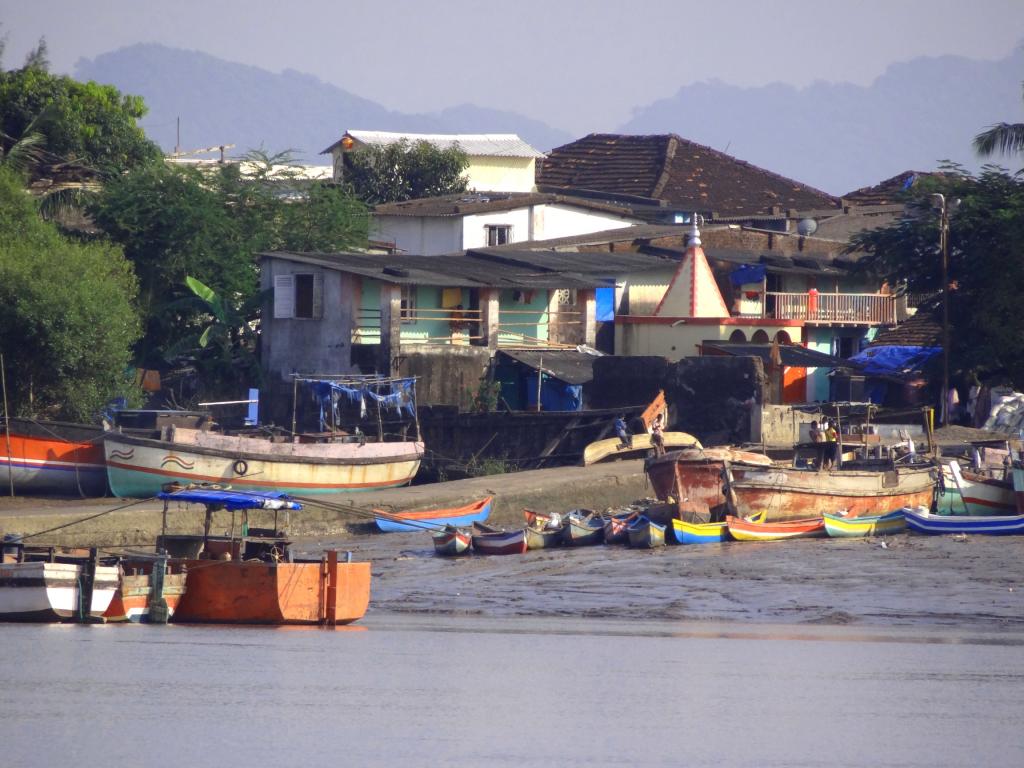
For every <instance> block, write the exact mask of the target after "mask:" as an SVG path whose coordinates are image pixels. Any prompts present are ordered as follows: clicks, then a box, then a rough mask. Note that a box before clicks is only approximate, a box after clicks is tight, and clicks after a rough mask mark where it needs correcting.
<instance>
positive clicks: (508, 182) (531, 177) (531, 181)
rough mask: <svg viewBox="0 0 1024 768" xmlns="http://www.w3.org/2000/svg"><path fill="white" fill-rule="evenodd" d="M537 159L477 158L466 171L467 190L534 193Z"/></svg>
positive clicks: (472, 160) (470, 162) (470, 159)
mask: <svg viewBox="0 0 1024 768" xmlns="http://www.w3.org/2000/svg"><path fill="white" fill-rule="evenodd" d="M536 164H537V160H536V158H532V157H475V156H471V157H470V158H469V168H467V169H466V176H467V179H468V184H467V189H475V190H479V191H480V192H532V191H533V190H534V188H535V186H536V179H535V176H536Z"/></svg>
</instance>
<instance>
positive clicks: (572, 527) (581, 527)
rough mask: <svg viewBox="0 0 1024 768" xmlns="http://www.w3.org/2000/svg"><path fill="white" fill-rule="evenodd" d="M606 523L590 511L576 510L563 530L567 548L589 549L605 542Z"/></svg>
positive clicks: (570, 514)
mask: <svg viewBox="0 0 1024 768" xmlns="http://www.w3.org/2000/svg"><path fill="white" fill-rule="evenodd" d="M604 527H605V521H604V520H602V519H601V518H600V517H598V516H597V515H595V514H594V513H593V512H590V511H589V510H574V511H572V512H570V513H569V515H568V520H567V521H566V524H565V526H564V527H563V528H562V541H563V543H564V544H565V545H566V546H567V547H588V546H591V545H593V544H600V543H601V542H602V541H604Z"/></svg>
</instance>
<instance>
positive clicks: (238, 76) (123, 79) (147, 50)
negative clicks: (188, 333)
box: [75, 44, 572, 164]
mask: <svg viewBox="0 0 1024 768" xmlns="http://www.w3.org/2000/svg"><path fill="white" fill-rule="evenodd" d="M75 77H77V78H78V79H81V80H95V81H97V82H101V83H110V84H112V85H115V86H117V88H118V89H120V90H121V91H122V92H124V93H132V94H137V95H140V96H142V97H143V98H144V99H145V101H146V104H147V106H148V107H149V114H147V115H146V117H145V118H144V119H143V120H142V125H143V127H144V128H145V130H146V133H147V134H148V135H149V137H150V138H151V139H153V140H154V141H156V142H157V143H158V144H159V145H160V146H161V147H163V149H164V150H165V151H170V150H172V149H174V144H175V130H176V128H175V123H176V119H177V118H178V117H180V118H181V146H182V148H183V149H197V148H200V147H208V146H214V145H220V144H225V143H227V144H234V145H235V149H234V150H231V151H232V153H235V154H241V153H243V152H245V151H246V150H249V149H254V148H258V147H263V148H264V149H266V150H267V151H270V152H279V151H281V150H284V149H289V148H290V149H294V150H297V155H298V156H299V157H300V158H302V159H304V160H305V161H307V162H312V163H321V164H329V163H330V159H329V158H327V157H326V156H319V157H318V153H319V152H320V151H321V150H323V149H325V148H326V147H328V146H329V145H331V144H333V143H334V142H335V141H337V140H338V139H339V138H340V137H341V134H342V133H344V132H345V131H346V130H348V129H350V128H362V129H366V130H378V131H409V132H417V133H485V132H486V133H517V134H519V136H521V137H522V138H523V139H525V140H526V141H528V142H529V143H530V144H532V145H533V146H535V147H536V148H537V149H540V150H548V149H550V148H551V147H554V146H557V145H559V144H564V143H565V142H567V141H570V140H571V138H572V137H571V136H570V135H569V134H568V133H564V132H562V131H558V130H556V129H554V128H551V127H550V126H547V125H545V124H544V123H542V122H539V121H537V120H531V119H529V118H526V117H523V116H521V115H517V114H515V113H512V112H501V111H497V110H491V109H482V108H480V107H475V106H472V105H468V104H467V105H463V106H458V107H452V108H449V109H445V110H444V111H442V112H440V113H437V114H428V115H416V114H405V113H402V112H393V111H391V110H388V109H385V108H384V107H382V106H381V105H379V104H376V103H374V102H373V101H370V100H369V99H365V98H361V97H359V96H356V95H354V94H352V93H349V92H348V91H345V90H343V89H341V88H338V87H337V86H334V85H330V84H328V83H324V82H322V81H321V80H318V79H317V78H315V77H313V76H311V75H307V74H303V73H301V72H296V71H294V70H286V71H284V72H282V73H281V74H275V73H273V72H269V71H267V70H264V69H260V68H259V67H252V66H248V65H245V64H235V63H232V62H228V61H224V60H222V59H218V58H216V57H214V56H210V55H208V54H205V53H200V52H198V51H184V50H180V49H174V48H167V47H165V46H162V45H155V44H142V45H133V46H130V47H128V48H121V49H119V50H117V51H113V52H111V53H105V54H103V55H101V56H97V57H96V58H95V59H81V60H79V61H78V63H77V64H76V66H75Z"/></svg>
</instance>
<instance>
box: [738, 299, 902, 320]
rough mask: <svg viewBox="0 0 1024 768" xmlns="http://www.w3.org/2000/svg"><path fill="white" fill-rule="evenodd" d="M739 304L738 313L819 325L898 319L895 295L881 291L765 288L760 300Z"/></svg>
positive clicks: (743, 315)
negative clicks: (739, 311) (807, 290)
mask: <svg viewBox="0 0 1024 768" xmlns="http://www.w3.org/2000/svg"><path fill="white" fill-rule="evenodd" d="M758 298H759V299H760V298H761V297H760V296H759V297H758ZM743 304H744V306H743V307H742V312H741V316H742V317H761V318H768V319H772V320H803V321H804V322H807V323H811V324H820V325H896V323H897V321H898V315H897V304H898V299H897V297H895V296H891V295H889V294H882V293H780V292H773V291H769V292H768V293H766V294H764V296H763V300H759V301H758V300H755V301H750V300H747V301H745V302H744V303H743Z"/></svg>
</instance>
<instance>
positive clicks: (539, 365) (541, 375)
mask: <svg viewBox="0 0 1024 768" xmlns="http://www.w3.org/2000/svg"><path fill="white" fill-rule="evenodd" d="M542 381H544V353H543V352H541V353H540V362H539V363H537V413H540V385H541V382H542Z"/></svg>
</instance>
